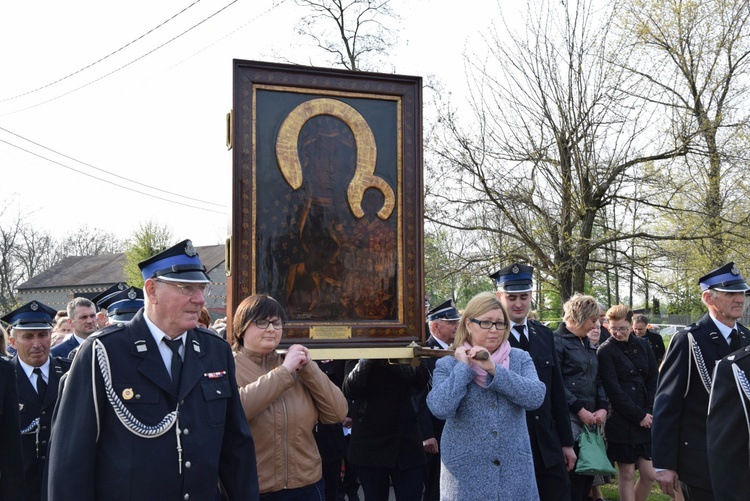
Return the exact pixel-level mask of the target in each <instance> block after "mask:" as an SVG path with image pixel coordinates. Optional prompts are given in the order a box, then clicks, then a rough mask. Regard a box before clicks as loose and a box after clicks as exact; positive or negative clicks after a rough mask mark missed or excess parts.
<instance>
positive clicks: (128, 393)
mask: <svg viewBox="0 0 750 501" xmlns="http://www.w3.org/2000/svg"><path fill="white" fill-rule="evenodd" d="M133 395H135V393H133V388H125V389H124V390H122V398H123V399H125V400H130V399H131V398H133Z"/></svg>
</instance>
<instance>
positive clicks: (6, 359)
mask: <svg viewBox="0 0 750 501" xmlns="http://www.w3.org/2000/svg"><path fill="white" fill-rule="evenodd" d="M0 360H2V361H3V362H7V363H10V357H8V356H5V355H0Z"/></svg>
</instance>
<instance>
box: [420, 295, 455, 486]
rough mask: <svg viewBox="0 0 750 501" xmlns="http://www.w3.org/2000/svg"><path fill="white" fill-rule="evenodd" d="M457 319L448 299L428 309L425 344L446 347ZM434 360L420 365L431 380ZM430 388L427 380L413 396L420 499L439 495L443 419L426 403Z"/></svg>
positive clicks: (453, 335) (451, 339)
mask: <svg viewBox="0 0 750 501" xmlns="http://www.w3.org/2000/svg"><path fill="white" fill-rule="evenodd" d="M459 320H461V315H459V314H458V310H457V309H456V305H455V304H453V300H452V299H449V300H447V301H445V302H443V303H441V304H439V305H438V306H436V307H435V308H432V309H431V310H430V311H428V312H427V325H428V327H429V330H430V337H429V338H427V341H426V342H425V347H427V348H430V349H441V350H445V349H448V348H450V347H451V344H453V338H454V337H455V335H456V329H458V321H459ZM436 362H437V358H433V357H426V358H424V359H422V365H423V366H424V367H426V368H427V370H428V371H429V372H430V381H432V373H433V372H434V371H435V363H436ZM431 388H432V384H428V385H427V387H426V388H425V389H424V390H422V391H420V392H419V393H418V394H417V395H415V397H414V398H415V400H416V402H417V409H418V418H419V428H420V431H421V432H422V446H423V447H424V451H425V452H426V453H427V464H426V465H425V471H424V493H423V495H422V500H423V501H437V500H439V499H440V437H441V436H442V435H443V428H444V427H445V421H443V420H442V419H438V418H436V417H435V416H433V415H432V413H431V412H430V409H429V408H428V407H427V393H429V391H430V389H431Z"/></svg>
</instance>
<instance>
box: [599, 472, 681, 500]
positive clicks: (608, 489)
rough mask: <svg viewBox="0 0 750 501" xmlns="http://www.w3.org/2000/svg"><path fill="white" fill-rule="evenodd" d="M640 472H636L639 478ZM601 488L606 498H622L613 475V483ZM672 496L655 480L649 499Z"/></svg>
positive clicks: (661, 498) (666, 498)
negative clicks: (665, 492)
mask: <svg viewBox="0 0 750 501" xmlns="http://www.w3.org/2000/svg"><path fill="white" fill-rule="evenodd" d="M637 475H638V472H636V478H637ZM599 488H600V489H601V490H602V495H603V496H604V499H607V500H609V501H614V500H617V501H619V499H620V494H619V493H618V492H617V477H613V481H612V483H611V484H604V485H600V486H599ZM669 500H670V498H669V496H667V495H666V494H664V493H663V492H662V491H661V488H660V487H659V484H658V483H657V482H654V486H653V487H652V488H651V494H649V495H648V501H669Z"/></svg>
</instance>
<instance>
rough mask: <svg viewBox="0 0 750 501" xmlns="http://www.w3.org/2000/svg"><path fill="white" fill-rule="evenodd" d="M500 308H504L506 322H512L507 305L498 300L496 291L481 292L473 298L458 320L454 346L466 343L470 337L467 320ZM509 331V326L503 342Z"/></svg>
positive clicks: (504, 333) (503, 336) (503, 340)
mask: <svg viewBox="0 0 750 501" xmlns="http://www.w3.org/2000/svg"><path fill="white" fill-rule="evenodd" d="M498 308H500V309H501V310H503V319H504V320H505V322H510V317H508V312H507V311H506V310H505V307H504V306H503V305H502V303H501V302H500V301H498V300H497V297H496V296H495V293H494V292H480V293H479V294H477V295H476V296H474V297H473V298H471V299H470V300H469V302H468V303H467V304H466V308H464V312H463V314H462V315H461V320H460V321H459V322H458V329H457V330H456V336H455V337H454V338H453V347H454V348H457V347H459V346H461V345H462V344H464V341H466V340H467V339H468V338H469V330H468V329H467V328H466V321H467V320H470V319H472V318H476V317H478V316H479V315H484V314H485V313H487V312H488V311H491V310H496V309H498ZM508 331H509V329H508V327H506V328H505V331H504V332H503V335H502V340H501V341H500V343H501V344H502V343H503V342H505V340H506V339H508V333H509V332H508Z"/></svg>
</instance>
